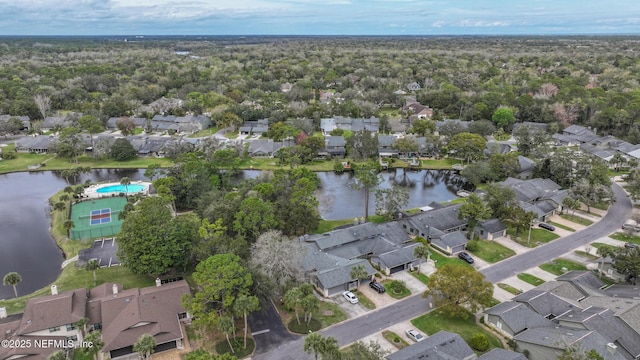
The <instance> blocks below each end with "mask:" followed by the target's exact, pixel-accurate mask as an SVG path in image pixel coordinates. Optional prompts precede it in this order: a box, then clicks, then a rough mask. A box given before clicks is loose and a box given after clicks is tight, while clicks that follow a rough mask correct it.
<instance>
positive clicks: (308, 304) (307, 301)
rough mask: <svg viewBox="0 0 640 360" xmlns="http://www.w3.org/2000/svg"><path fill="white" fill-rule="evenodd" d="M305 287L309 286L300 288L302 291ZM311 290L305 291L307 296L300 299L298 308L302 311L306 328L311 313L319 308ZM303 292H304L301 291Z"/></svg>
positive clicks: (309, 321) (318, 302)
mask: <svg viewBox="0 0 640 360" xmlns="http://www.w3.org/2000/svg"><path fill="white" fill-rule="evenodd" d="M305 286H311V285H308V284H306V285H303V286H301V288H302V289H304V287H305ZM312 291H313V290H311V289H310V291H307V292H306V293H307V295H306V296H304V297H303V298H302V299H300V307H301V308H302V311H304V319H305V322H306V323H307V326H309V324H310V323H311V317H312V316H313V312H314V311H316V310H318V309H319V308H320V300H318V298H317V297H316V296H315V295H314V294H313V293H312ZM303 292H304V291H303Z"/></svg>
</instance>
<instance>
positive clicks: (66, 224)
mask: <svg viewBox="0 0 640 360" xmlns="http://www.w3.org/2000/svg"><path fill="white" fill-rule="evenodd" d="M60 197H62V196H60ZM74 227H76V224H75V223H74V222H73V220H65V221H64V223H62V228H63V229H64V232H65V233H66V234H67V236H69V231H71V229H73V228H74Z"/></svg>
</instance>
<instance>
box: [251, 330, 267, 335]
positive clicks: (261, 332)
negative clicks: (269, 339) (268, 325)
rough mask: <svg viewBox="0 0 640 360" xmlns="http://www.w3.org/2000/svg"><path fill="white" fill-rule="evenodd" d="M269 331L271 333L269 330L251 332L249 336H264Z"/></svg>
mask: <svg viewBox="0 0 640 360" xmlns="http://www.w3.org/2000/svg"><path fill="white" fill-rule="evenodd" d="M269 331H271V330H270V329H265V330H260V331H256V332H252V333H251V336H255V335H260V334H264V333H268V332H269Z"/></svg>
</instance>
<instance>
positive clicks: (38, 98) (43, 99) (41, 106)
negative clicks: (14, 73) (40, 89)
mask: <svg viewBox="0 0 640 360" xmlns="http://www.w3.org/2000/svg"><path fill="white" fill-rule="evenodd" d="M33 101H34V102H35V103H36V106H37V107H38V111H40V115H42V119H43V120H44V119H45V118H46V117H47V112H49V109H51V98H50V97H48V96H47V95H43V94H36V95H34V97H33Z"/></svg>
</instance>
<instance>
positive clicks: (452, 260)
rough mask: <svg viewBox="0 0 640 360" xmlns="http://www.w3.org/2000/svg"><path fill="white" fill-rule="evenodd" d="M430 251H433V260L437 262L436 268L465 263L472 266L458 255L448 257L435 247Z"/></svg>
mask: <svg viewBox="0 0 640 360" xmlns="http://www.w3.org/2000/svg"><path fill="white" fill-rule="evenodd" d="M430 251H431V260H433V261H434V262H435V264H436V268H440V267H443V266H445V265H447V264H463V265H467V266H471V265H469V264H467V263H466V262H464V261H462V260H460V259H458V258H457V257H448V256H446V255H444V254H443V253H441V252H439V251H438V250H436V249H434V248H430Z"/></svg>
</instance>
